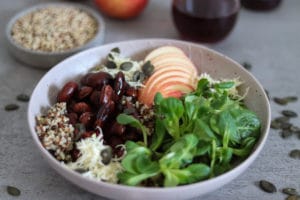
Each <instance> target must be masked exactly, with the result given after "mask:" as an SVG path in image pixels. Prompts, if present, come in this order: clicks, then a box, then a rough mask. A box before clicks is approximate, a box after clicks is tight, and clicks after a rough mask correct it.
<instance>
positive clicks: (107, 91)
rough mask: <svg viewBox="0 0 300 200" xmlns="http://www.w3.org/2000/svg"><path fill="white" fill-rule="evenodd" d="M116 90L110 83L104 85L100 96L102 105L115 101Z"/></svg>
mask: <svg viewBox="0 0 300 200" xmlns="http://www.w3.org/2000/svg"><path fill="white" fill-rule="evenodd" d="M114 96H115V92H114V90H113V89H112V87H111V86H110V85H106V86H104V87H102V89H101V92H100V97H99V103H100V105H103V104H107V103H108V102H109V101H114V99H115V98H114Z"/></svg>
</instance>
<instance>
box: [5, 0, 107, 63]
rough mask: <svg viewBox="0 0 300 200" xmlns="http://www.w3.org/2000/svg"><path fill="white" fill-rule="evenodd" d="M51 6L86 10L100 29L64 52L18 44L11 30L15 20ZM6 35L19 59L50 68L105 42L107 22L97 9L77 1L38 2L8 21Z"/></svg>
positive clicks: (9, 44)
mask: <svg viewBox="0 0 300 200" xmlns="http://www.w3.org/2000/svg"><path fill="white" fill-rule="evenodd" d="M49 6H59V7H70V6H72V7H75V8H78V9H81V10H83V11H85V12H86V13H88V14H90V15H91V16H92V17H93V18H94V19H95V20H96V21H97V23H98V31H97V33H96V35H95V37H93V38H92V39H91V40H89V41H88V42H87V43H86V44H84V45H82V46H78V47H75V48H72V49H69V50H66V51H62V52H43V51H34V50H30V49H27V48H25V47H23V46H21V45H19V44H17V43H16V42H15V41H14V39H13V38H12V36H11V30H12V27H13V25H14V24H15V22H16V21H17V20H18V19H19V18H20V17H22V16H24V15H26V14H28V13H31V12H33V11H35V10H37V9H41V8H46V7H49ZM5 35H6V45H7V48H8V50H9V51H10V53H11V54H12V56H13V57H15V58H16V59H17V60H19V61H21V62H23V63H25V64H27V65H29V66H33V67H37V68H43V69H48V68H51V67H53V66H54V65H56V64H57V63H59V62H60V61H62V60H63V59H65V58H67V57H69V56H71V55H73V54H75V53H77V52H79V51H82V50H84V49H88V48H91V47H94V46H98V45H100V44H102V43H103V40H104V35H105V23H104V20H103V18H102V17H101V15H100V14H98V12H97V11H95V10H93V9H91V8H89V7H87V6H84V5H81V4H77V3H59V2H57V3H44V4H38V5H35V6H33V7H30V8H27V9H25V10H23V11H21V12H19V13H17V14H16V15H15V16H14V17H13V18H11V20H10V21H9V22H8V24H7V26H6V30H5Z"/></svg>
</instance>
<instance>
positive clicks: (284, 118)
mask: <svg viewBox="0 0 300 200" xmlns="http://www.w3.org/2000/svg"><path fill="white" fill-rule="evenodd" d="M289 120H290V118H289V117H286V116H281V117H276V118H275V121H276V122H279V123H285V122H288V121H289Z"/></svg>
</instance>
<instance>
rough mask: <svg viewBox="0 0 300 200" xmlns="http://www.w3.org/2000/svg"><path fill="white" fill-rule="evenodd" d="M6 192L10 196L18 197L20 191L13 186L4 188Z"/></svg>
mask: <svg viewBox="0 0 300 200" xmlns="http://www.w3.org/2000/svg"><path fill="white" fill-rule="evenodd" d="M6 191H7V193H8V194H9V195H11V196H20V194H21V191H20V190H19V189H18V188H16V187H14V186H9V185H8V186H6Z"/></svg>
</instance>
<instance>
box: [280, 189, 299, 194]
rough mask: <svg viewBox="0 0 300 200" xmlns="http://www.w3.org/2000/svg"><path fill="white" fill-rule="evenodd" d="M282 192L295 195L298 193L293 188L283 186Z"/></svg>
mask: <svg viewBox="0 0 300 200" xmlns="http://www.w3.org/2000/svg"><path fill="white" fill-rule="evenodd" d="M282 192H283V193H284V194H288V195H297V194H298V193H297V191H296V189H295V188H283V189H282Z"/></svg>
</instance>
